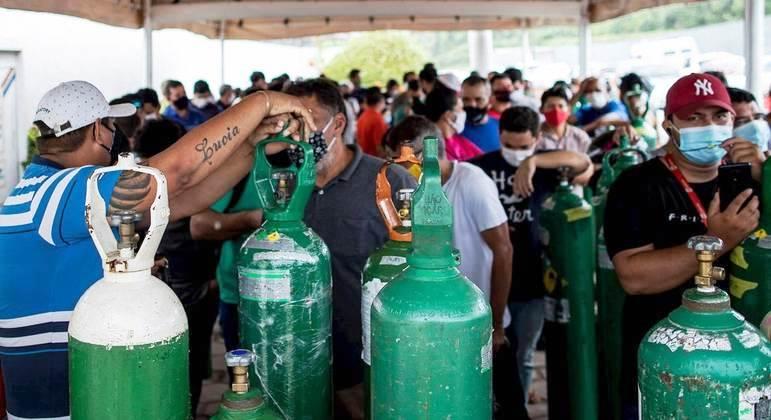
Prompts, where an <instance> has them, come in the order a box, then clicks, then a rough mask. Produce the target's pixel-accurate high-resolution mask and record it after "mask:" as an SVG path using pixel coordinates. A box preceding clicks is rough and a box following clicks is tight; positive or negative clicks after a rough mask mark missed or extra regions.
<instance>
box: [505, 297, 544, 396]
mask: <svg viewBox="0 0 771 420" xmlns="http://www.w3.org/2000/svg"><path fill="white" fill-rule="evenodd" d="M509 312H510V313H511V325H509V331H508V333H509V335H511V336H512V339H511V342H512V344H514V345H516V359H517V366H518V367H519V380H520V382H521V383H522V390H523V391H524V392H525V401H527V392H528V390H529V389H530V382H531V381H532V379H533V353H534V352H535V346H536V344H537V343H538V338H539V337H540V336H541V329H543V315H544V307H543V298H538V299H531V300H525V301H519V302H509Z"/></svg>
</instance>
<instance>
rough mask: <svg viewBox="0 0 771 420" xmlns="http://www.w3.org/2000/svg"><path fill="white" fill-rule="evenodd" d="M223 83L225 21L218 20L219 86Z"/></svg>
mask: <svg viewBox="0 0 771 420" xmlns="http://www.w3.org/2000/svg"><path fill="white" fill-rule="evenodd" d="M224 84H225V21H224V20H221V21H220V86H222V85H224Z"/></svg>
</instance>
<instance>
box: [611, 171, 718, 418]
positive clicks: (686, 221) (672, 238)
mask: <svg viewBox="0 0 771 420" xmlns="http://www.w3.org/2000/svg"><path fill="white" fill-rule="evenodd" d="M690 186H691V188H692V189H693V190H694V192H696V195H697V196H698V197H699V199H700V201H701V203H702V206H704V209H707V208H709V203H710V202H711V201H712V198H713V196H714V195H715V192H716V191H717V178H715V179H714V180H712V181H709V182H705V183H700V184H690ZM604 227H605V243H606V245H607V248H608V255H609V256H610V258H611V259H612V258H613V256H614V255H616V254H617V253H619V252H621V251H623V250H626V249H632V248H639V247H641V246H645V245H648V244H653V247H654V248H655V249H664V248H671V247H674V246H679V245H683V244H685V243H686V242H688V239H689V238H691V237H692V236H696V235H703V234H704V233H706V231H707V228H706V227H705V226H704V224H703V223H702V222H701V218H700V217H699V213H698V211H697V210H696V207H695V206H694V205H693V204H692V203H691V200H690V198H689V197H688V194H687V193H686V192H685V191H684V190H683V188H682V186H681V185H680V183H679V182H678V181H677V179H676V178H675V177H674V176H673V174H672V173H671V172H670V171H669V169H667V167H666V166H664V163H663V162H661V159H658V158H655V159H651V160H649V161H647V162H645V163H643V164H640V165H637V166H635V167H632V168H630V169H627V170H626V171H624V172H623V173H622V174H621V175H620V176H619V178H618V180H616V182H615V183H614V184H613V186H612V187H611V188H610V191H609V192H608V201H607V206H606V208H605V225H604ZM694 258H695V256H694ZM661 264H667V262H666V261H662V262H661ZM718 265H722V266H725V260H720V261H718ZM692 285H693V282H689V281H686V282H684V283H683V284H682V285H681V286H680V287H677V288H675V289H672V290H669V291H667V292H664V293H658V294H655V295H637V296H628V297H627V299H626V303H625V306H624V319H623V323H624V337H623V366H622V373H621V375H622V386H623V390H622V398H624V401H625V402H626V403H634V402H635V401H637V349H638V347H639V345H640V342H641V341H642V338H643V337H644V336H645V334H646V333H647V332H648V330H650V329H651V328H652V327H653V326H654V325H655V324H656V323H657V322H659V321H660V320H662V319H664V318H665V317H667V315H669V313H670V312H672V311H673V310H674V309H676V308H677V307H679V306H680V302H681V296H682V294H683V292H684V291H685V289H687V288H689V287H692Z"/></svg>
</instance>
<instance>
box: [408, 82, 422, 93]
mask: <svg viewBox="0 0 771 420" xmlns="http://www.w3.org/2000/svg"><path fill="white" fill-rule="evenodd" d="M407 88H408V89H409V90H412V91H416V90H418V89H420V83H419V82H418V81H417V80H410V81H409V82H407Z"/></svg>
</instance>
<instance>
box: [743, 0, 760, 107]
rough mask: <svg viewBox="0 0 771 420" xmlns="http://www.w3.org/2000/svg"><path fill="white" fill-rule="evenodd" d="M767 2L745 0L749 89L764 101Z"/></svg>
mask: <svg viewBox="0 0 771 420" xmlns="http://www.w3.org/2000/svg"><path fill="white" fill-rule="evenodd" d="M764 8H765V4H764V2H763V0H744V60H745V72H746V76H747V86H746V87H747V90H748V91H750V92H752V93H753V94H754V95H755V98H757V99H758V102H759V103H762V102H763V99H762V98H763V89H764V86H761V85H760V84H761V82H762V74H763V39H764V33H763V32H764V31H765V27H764V25H763V23H764V18H765V16H764V15H765V11H764Z"/></svg>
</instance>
